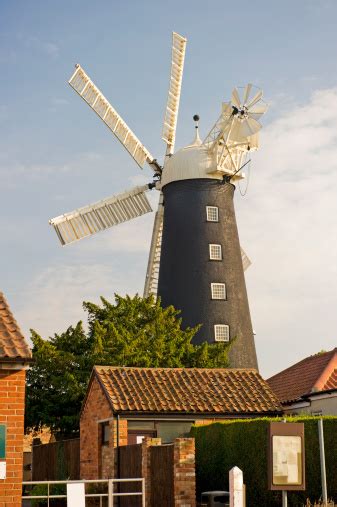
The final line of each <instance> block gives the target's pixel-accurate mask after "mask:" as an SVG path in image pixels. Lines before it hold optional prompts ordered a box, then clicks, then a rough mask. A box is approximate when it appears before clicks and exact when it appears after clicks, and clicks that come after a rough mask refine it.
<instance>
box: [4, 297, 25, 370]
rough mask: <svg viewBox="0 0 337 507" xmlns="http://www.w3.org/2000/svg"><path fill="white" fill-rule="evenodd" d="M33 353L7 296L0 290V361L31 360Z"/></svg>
mask: <svg viewBox="0 0 337 507" xmlns="http://www.w3.org/2000/svg"><path fill="white" fill-rule="evenodd" d="M31 357H32V353H31V351H30V349H29V347H28V344H27V342H26V340H25V338H24V337H23V335H22V333H21V331H20V328H19V326H18V324H17V322H16V320H15V319H14V317H13V315H12V312H11V311H10V309H9V306H8V303H7V301H6V299H5V296H4V295H3V293H2V292H0V361H1V360H15V359H18V360H19V361H20V362H21V361H22V359H24V360H25V361H26V360H30V359H31Z"/></svg>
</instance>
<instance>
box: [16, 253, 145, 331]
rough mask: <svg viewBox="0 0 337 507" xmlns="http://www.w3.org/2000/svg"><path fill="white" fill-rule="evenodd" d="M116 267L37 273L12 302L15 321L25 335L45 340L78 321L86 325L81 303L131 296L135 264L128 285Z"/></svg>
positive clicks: (62, 267)
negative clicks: (15, 302) (40, 337)
mask: <svg viewBox="0 0 337 507" xmlns="http://www.w3.org/2000/svg"><path fill="white" fill-rule="evenodd" d="M117 265H118V262H117ZM116 267H117V266H116V264H115V265H114V266H113V265H112V264H111V265H110V266H109V265H100V264H95V263H88V264H71V265H62V264H58V265H53V266H49V267H48V268H45V269H43V270H41V272H40V273H39V274H38V275H36V276H34V278H33V279H32V281H31V284H30V285H29V287H28V288H27V290H26V292H23V293H21V294H20V295H18V296H17V298H16V299H17V309H16V318H17V320H18V322H19V323H20V325H21V327H22V330H23V332H24V333H25V335H26V336H29V328H33V329H35V330H36V331H37V332H38V333H40V334H41V335H42V336H43V337H44V338H47V337H48V336H52V335H53V334H54V333H58V332H62V331H65V330H66V329H67V328H68V327H69V326H70V325H72V324H76V323H77V322H78V321H79V320H84V322H86V314H85V312H84V311H83V309H82V302H83V301H91V302H94V303H99V298H100V296H104V297H106V298H108V299H110V300H113V294H114V293H115V292H117V293H119V294H125V293H126V292H130V293H135V292H136V290H137V281H139V280H138V278H139V276H137V274H136V273H135V272H134V271H135V270H137V269H138V266H137V264H136V265H135V266H134V269H130V274H131V273H133V278H131V277H130V280H129V281H128V282H126V281H125V271H124V270H118V269H116Z"/></svg>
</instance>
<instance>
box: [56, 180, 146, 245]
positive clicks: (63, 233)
mask: <svg viewBox="0 0 337 507" xmlns="http://www.w3.org/2000/svg"><path fill="white" fill-rule="evenodd" d="M148 189H149V187H148V185H144V186H142V187H135V188H134V189H132V190H129V191H128V192H124V193H122V194H119V195H115V196H112V197H108V198H107V199H103V200H102V201H99V202H96V203H95V204H91V205H88V206H84V207H83V208H79V209H77V210H75V211H72V212H70V213H65V214H64V215H61V216H59V217H56V218H53V219H51V220H49V223H50V225H52V226H53V227H54V229H55V232H56V234H57V236H58V238H59V240H60V242H61V244H62V245H68V244H69V243H73V242H74V241H77V240H79V239H82V238H85V237H86V236H91V235H93V234H96V233H97V232H100V231H103V230H105V229H109V228H110V227H112V226H114V225H118V224H120V223H122V222H126V221H128V220H131V219H132V218H136V217H139V216H141V215H144V214H145V213H149V212H150V211H152V208H151V206H150V203H149V201H148V200H147V197H146V195H145V191H146V190H148Z"/></svg>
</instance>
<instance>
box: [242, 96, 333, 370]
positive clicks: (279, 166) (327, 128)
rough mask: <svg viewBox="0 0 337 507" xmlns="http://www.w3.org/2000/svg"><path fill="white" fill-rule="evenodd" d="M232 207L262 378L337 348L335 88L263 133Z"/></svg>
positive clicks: (274, 123) (284, 116)
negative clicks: (246, 261) (245, 260)
mask: <svg viewBox="0 0 337 507" xmlns="http://www.w3.org/2000/svg"><path fill="white" fill-rule="evenodd" d="M261 139H262V146H261V150H260V152H258V153H257V154H256V155H255V156H254V161H253V165H252V177H251V184H250V188H249V190H248V193H247V197H246V200H245V202H242V201H241V202H238V200H237V204H238V208H239V221H240V232H241V238H242V242H243V244H244V247H245V249H246V251H247V253H248V255H249V256H250V258H251V259H252V260H253V262H254V265H253V267H252V268H250V272H247V281H248V286H249V295H250V303H251V309H252V317H253V322H254V327H255V329H256V332H257V337H256V341H257V346H258V355H259V357H260V363H261V366H262V370H263V371H264V372H265V374H266V375H269V374H271V373H273V372H276V371H278V370H281V369H282V368H285V367H287V366H289V365H290V364H291V363H293V362H295V361H296V360H299V359H301V358H303V357H305V356H306V355H309V354H312V353H315V352H317V351H319V350H321V349H322V348H325V349H329V348H332V347H333V346H334V345H335V336H334V331H333V330H334V329H336V325H337V320H336V312H335V302H336V299H337V284H336V280H337V277H336V274H337V269H336V258H337V240H336V238H337V230H336V229H337V225H336V216H337V200H336V195H335V194H336V183H337V178H336V174H337V172H336V169H337V168H336V160H337V89H329V90H319V91H316V92H315V93H313V95H312V97H311V100H310V102H309V103H308V104H305V105H303V106H297V107H292V108H291V110H290V111H288V112H287V113H286V114H283V115H282V117H280V118H278V119H276V120H274V121H273V122H272V123H271V124H269V125H268V126H267V127H266V128H264V129H263V131H262V134H261Z"/></svg>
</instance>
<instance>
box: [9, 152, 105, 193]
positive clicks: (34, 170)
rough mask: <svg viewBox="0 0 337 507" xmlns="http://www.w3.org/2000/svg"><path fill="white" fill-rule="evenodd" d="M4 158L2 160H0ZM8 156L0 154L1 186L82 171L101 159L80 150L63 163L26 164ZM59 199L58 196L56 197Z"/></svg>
mask: <svg viewBox="0 0 337 507" xmlns="http://www.w3.org/2000/svg"><path fill="white" fill-rule="evenodd" d="M1 158H4V162H1ZM7 159H8V157H7V156H4V157H1V155H0V184H1V186H2V187H3V188H14V187H16V186H18V185H21V184H22V181H23V179H25V178H26V179H30V180H40V179H43V178H46V177H48V176H50V175H51V174H62V173H68V172H71V173H73V172H74V171H83V169H84V168H85V167H87V166H89V165H90V164H92V163H94V162H97V161H99V160H100V159H101V155H100V154H99V153H95V152H91V151H88V152H82V153H78V154H76V155H75V156H74V157H73V158H72V160H69V161H68V162H67V163H64V164H39V163H36V164H27V163H25V162H21V161H9V160H7ZM58 199H59V197H58Z"/></svg>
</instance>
